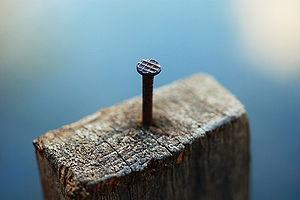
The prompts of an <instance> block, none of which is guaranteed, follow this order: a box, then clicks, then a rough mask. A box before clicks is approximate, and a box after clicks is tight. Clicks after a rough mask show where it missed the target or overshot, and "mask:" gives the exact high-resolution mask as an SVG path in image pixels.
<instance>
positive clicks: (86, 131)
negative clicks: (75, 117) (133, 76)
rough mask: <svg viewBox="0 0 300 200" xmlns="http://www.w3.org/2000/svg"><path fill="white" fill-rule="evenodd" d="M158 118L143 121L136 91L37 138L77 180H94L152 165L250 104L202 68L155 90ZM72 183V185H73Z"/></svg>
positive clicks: (66, 173) (71, 180)
mask: <svg viewBox="0 0 300 200" xmlns="http://www.w3.org/2000/svg"><path fill="white" fill-rule="evenodd" d="M153 106H154V107H153V120H154V124H153V126H151V127H150V128H149V129H144V128H142V127H141V116H142V110H141V109H142V100H141V97H135V98H133V99H130V100H127V101H125V102H123V103H121V104H118V105H115V106H112V107H110V108H107V109H103V110H100V111H98V112H96V113H95V114H92V115H90V116H88V117H85V118H83V119H81V120H80V121H78V122H76V123H73V124H71V125H67V126H64V127H62V128H60V129H58V130H53V131H49V132H48V133H46V134H45V135H43V136H41V137H39V138H38V139H36V140H34V146H35V148H36V151H37V152H38V153H41V154H43V156H45V157H46V159H47V160H48V161H49V162H50V163H51V164H52V165H53V166H54V167H55V168H56V169H57V171H58V173H59V178H63V179H68V182H67V183H66V188H67V189H66V191H67V192H68V191H69V192H72V190H73V189H72V188H76V185H80V184H85V185H94V184H99V183H101V182H105V181H107V180H108V179H111V178H118V177H121V176H124V175H126V174H130V173H132V172H135V171H139V170H143V169H145V168H147V166H148V164H149V163H150V162H151V161H153V160H160V159H163V158H166V157H169V156H172V155H173V154H174V153H178V152H180V151H182V150H183V149H184V148H185V145H187V144H191V143H193V141H194V140H197V139H200V138H202V137H207V135H208V134H209V133H210V132H211V131H212V130H214V129H216V128H217V127H220V126H222V124H225V123H227V122H230V121H231V120H234V119H236V118H239V117H240V116H241V115H246V111H245V109H244V106H243V105H242V104H241V103H240V102H239V101H238V100H237V99H236V98H235V97H234V96H233V95H232V94H231V93H230V92H229V91H227V90H226V89H224V88H223V87H222V86H221V85H220V84H219V83H217V81H216V80H215V79H214V78H212V77H211V76H209V75H206V74H196V75H194V76H192V77H189V78H187V79H183V80H180V81H176V82H174V83H172V84H170V85H167V86H164V87H161V88H159V89H156V90H155V91H154V99H153ZM68 187H69V189H68Z"/></svg>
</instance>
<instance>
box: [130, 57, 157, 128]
mask: <svg viewBox="0 0 300 200" xmlns="http://www.w3.org/2000/svg"><path fill="white" fill-rule="evenodd" d="M136 69H137V71H138V73H139V74H141V75H142V76H143V126H150V125H151V124H152V98H153V79H154V76H156V75H157V74H159V73H160V72H161V67H160V64H159V63H158V62H157V61H156V60H154V59H143V60H141V61H140V62H138V64H137V66H136Z"/></svg>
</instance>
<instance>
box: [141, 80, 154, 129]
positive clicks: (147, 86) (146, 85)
mask: <svg viewBox="0 0 300 200" xmlns="http://www.w3.org/2000/svg"><path fill="white" fill-rule="evenodd" d="M153 79H154V76H151V75H150V76H143V126H150V125H151V124H152V103H153Z"/></svg>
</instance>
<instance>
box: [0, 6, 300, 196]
mask: <svg viewBox="0 0 300 200" xmlns="http://www.w3.org/2000/svg"><path fill="white" fill-rule="evenodd" d="M142 58H155V59H157V60H158V61H159V62H160V63H161V65H162V67H163V71H162V73H161V74H160V75H159V76H158V77H157V78H156V79H155V87H159V86H162V85H165V84H168V83H171V82H172V81H175V80H177V79H180V78H184V77H187V76H189V75H192V74H194V73H197V72H205V73H209V74H211V75H213V76H214V77H215V78H216V79H217V80H218V81H219V82H220V83H221V84H222V85H223V86H225V87H226V88H227V89H229V90H230V91H231V92H232V93H233V94H235V95H236V96H237V98H238V99H239V100H240V101H241V102H242V103H243V104H244V105H245V107H246V109H247V111H248V114H249V118H250V126H251V158H252V160H251V187H250V191H251V199H297V200H298V199H300V183H299V180H300V148H299V141H300V136H299V135H300V131H299V130H300V1H299V0H264V1H261V0H229V1H217V0H209V1H196V0H195V1H192V0H186V1H178V0H172V1H168V0H152V1H138V0H127V1H124V0H110V1H104V0H52V1H45V0H26V1H25V0H1V1H0V180H1V183H0V199H42V188H41V184H40V177H39V172H38V167H37V163H36V159H35V154H34V147H33V145H32V141H33V139H35V138H37V137H39V136H40V135H42V134H44V133H45V132H47V131H48V130H51V129H56V128H59V127H61V126H63V125H66V124H69V123H71V122H75V121H77V120H79V119H80V118H82V117H84V116H86V115H88V114H91V113H94V112H95V111H97V110H98V109H101V108H105V107H108V106H111V105H113V104H116V103H119V102H121V101H124V100H126V99H128V98H130V97H132V96H136V95H140V94H141V77H140V75H139V74H137V72H136V69H135V66H136V64H137V62H138V61H139V60H140V59H142Z"/></svg>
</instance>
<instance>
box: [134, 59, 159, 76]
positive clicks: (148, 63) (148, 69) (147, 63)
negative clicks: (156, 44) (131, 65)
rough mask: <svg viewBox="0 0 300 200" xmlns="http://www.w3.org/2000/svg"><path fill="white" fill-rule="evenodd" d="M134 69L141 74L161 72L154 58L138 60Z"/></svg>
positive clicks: (152, 74)
mask: <svg viewBox="0 0 300 200" xmlns="http://www.w3.org/2000/svg"><path fill="white" fill-rule="evenodd" d="M136 69H137V71H138V73H139V74H141V75H143V76H144V75H151V76H156V75H157V74H159V73H160V72H161V66H160V64H159V63H158V62H157V61H156V60H154V59H143V60H141V61H140V62H138V64H137V66H136Z"/></svg>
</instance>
